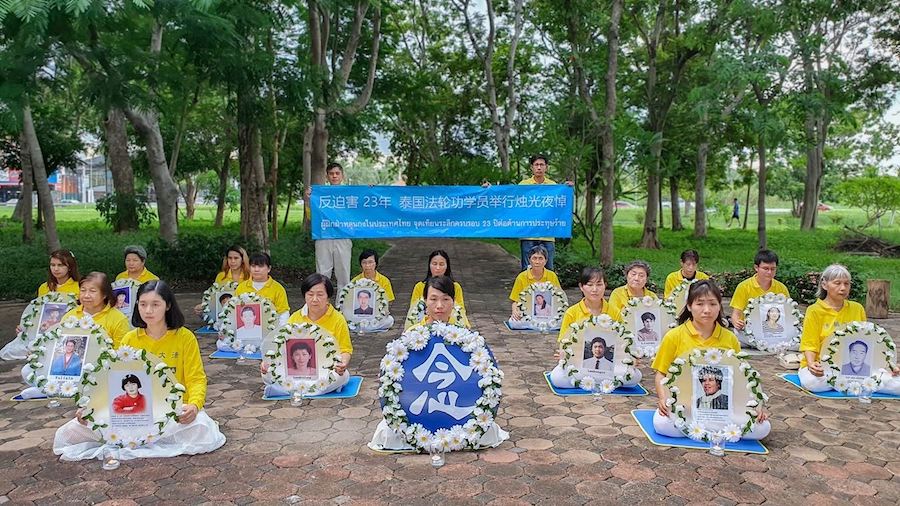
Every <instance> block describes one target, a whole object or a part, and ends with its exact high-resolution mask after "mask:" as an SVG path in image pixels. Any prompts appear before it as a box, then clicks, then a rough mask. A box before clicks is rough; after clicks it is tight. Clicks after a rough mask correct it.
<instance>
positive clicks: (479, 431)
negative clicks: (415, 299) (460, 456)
mask: <svg viewBox="0 0 900 506" xmlns="http://www.w3.org/2000/svg"><path fill="white" fill-rule="evenodd" d="M434 338H438V339H442V340H443V341H444V342H445V343H448V344H455V345H458V346H459V347H460V348H461V349H462V350H463V351H464V352H466V353H469V357H470V358H469V365H470V366H471V367H472V369H473V370H474V371H475V372H476V373H477V374H478V375H479V376H480V377H481V379H480V380H479V381H478V386H479V387H481V392H482V395H481V397H479V398H478V400H476V401H475V406H476V408H475V411H474V412H473V413H472V415H473V418H470V419H469V420H468V421H467V422H466V423H465V424H463V425H454V426H452V427H450V428H449V429H447V428H442V429H438V430H436V431H434V432H431V431H430V430H428V429H426V428H425V427H424V426H422V424H418V423H414V424H410V423H409V419H408V418H407V415H406V412H405V411H404V410H403V407H402V406H401V405H400V392H401V391H402V390H403V387H402V386H401V384H400V382H401V380H402V379H403V374H404V371H403V362H404V361H405V360H406V359H408V358H409V356H410V353H409V352H410V350H412V351H419V350H422V349H424V348H425V347H426V346H428V342H429V341H430V340H431V339H434ZM502 383H503V372H502V371H501V370H500V369H499V368H498V367H497V364H496V362H495V361H494V359H493V357H492V356H491V354H490V352H488V350H487V348H486V347H485V342H484V337H482V336H481V335H480V334H478V333H477V332H473V331H471V330H469V329H466V328H463V327H458V326H456V325H450V324H447V323H441V322H435V323H432V324H431V325H428V326H424V325H423V326H417V327H414V328H411V329H409V330H407V331H406V332H404V333H403V335H401V336H400V338H399V339H395V340H393V341H391V342H389V343H388V344H387V354H386V355H385V356H384V358H383V359H382V360H381V386H379V387H378V396H379V397H381V400H382V408H381V413H382V415H383V416H384V420H385V421H386V422H387V424H388V426H390V427H391V428H392V429H393V430H394V431H396V432H397V433H398V434H401V435H402V436H403V437H404V438H405V439H406V442H407V443H408V444H409V445H411V446H412V447H413V448H415V449H416V450H427V449H429V448H440V449H442V450H443V451H454V450H463V449H473V450H474V449H478V448H479V441H481V437H482V436H483V435H484V433H485V432H486V431H487V430H488V429H490V427H491V426H492V425H493V424H494V417H495V416H497V409H498V407H499V405H500V397H501V395H502V392H501V385H502Z"/></svg>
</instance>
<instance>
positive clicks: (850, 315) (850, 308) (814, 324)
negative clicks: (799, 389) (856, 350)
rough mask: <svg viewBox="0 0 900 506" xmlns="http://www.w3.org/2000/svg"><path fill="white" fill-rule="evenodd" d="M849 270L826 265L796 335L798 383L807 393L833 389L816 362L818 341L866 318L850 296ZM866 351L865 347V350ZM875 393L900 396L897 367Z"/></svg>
mask: <svg viewBox="0 0 900 506" xmlns="http://www.w3.org/2000/svg"><path fill="white" fill-rule="evenodd" d="M851 281H852V280H851V278H850V271H849V270H847V268H846V267H844V266H843V265H840V264H833V265H829V266H828V267H826V268H825V270H824V271H822V275H821V276H819V291H818V294H817V296H818V300H817V301H816V302H815V303H814V304H813V305H811V306H809V308H808V309H807V310H806V316H805V318H804V319H803V332H802V333H801V334H800V353H801V354H802V355H803V357H802V358H801V360H800V370H799V371H797V375H798V376H799V377H800V384H801V385H802V386H803V388H805V389H807V390H809V391H810V392H826V391H828V390H833V388H832V386H831V385H830V384H828V378H827V377H826V376H825V366H824V365H823V364H822V362H820V361H819V353H821V350H822V344H823V343H824V342H825V340H826V339H828V338H829V337H830V336H831V335H832V334H834V331H835V327H836V326H838V325H842V324H847V323H850V322H853V321H858V322H863V321H866V310H865V308H863V306H862V305H861V304H859V303H858V302H854V301H852V300H850V299H849V297H850V283H851ZM867 351H868V350H867ZM878 391H879V392H883V393H890V394H894V395H900V368H895V369H894V370H893V371H892V377H891V378H884V379H883V383H882V385H881V386H880V387H879V388H878Z"/></svg>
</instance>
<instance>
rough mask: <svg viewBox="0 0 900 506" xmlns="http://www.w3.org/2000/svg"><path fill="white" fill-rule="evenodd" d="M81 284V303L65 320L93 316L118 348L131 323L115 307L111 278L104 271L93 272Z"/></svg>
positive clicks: (64, 317)
mask: <svg viewBox="0 0 900 506" xmlns="http://www.w3.org/2000/svg"><path fill="white" fill-rule="evenodd" d="M79 286H80V289H81V290H80V292H79V295H78V302H80V304H79V305H78V306H77V307H75V308H74V309H72V310H70V311H69V312H68V313H66V314H65V316H63V320H65V319H67V318H69V317H74V318H78V319H81V318H84V317H89V318H91V319H92V320H93V321H94V323H96V324H97V325H100V326H101V327H103V330H105V331H106V334H107V335H109V338H110V339H112V341H113V348H118V347H119V345H120V344H122V338H123V337H125V334H127V333H128V332H130V331H131V323H130V322H129V321H128V317H126V316H125V315H124V314H122V312H121V311H119V310H117V309H116V308H114V307H113V303H114V301H115V296H114V295H113V291H112V285H110V283H109V278H108V277H107V276H106V274H104V273H102V272H92V273H90V274H88V275H87V276H85V277H84V278H82V280H81V282H80V283H79Z"/></svg>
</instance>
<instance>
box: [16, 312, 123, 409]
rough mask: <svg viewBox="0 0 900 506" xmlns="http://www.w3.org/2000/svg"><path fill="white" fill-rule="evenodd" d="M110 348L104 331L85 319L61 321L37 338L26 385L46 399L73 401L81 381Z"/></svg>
mask: <svg viewBox="0 0 900 506" xmlns="http://www.w3.org/2000/svg"><path fill="white" fill-rule="evenodd" d="M111 348H112V339H110V337H109V335H107V333H106V330H104V329H103V327H101V326H100V325H97V324H96V323H94V322H93V320H90V319H88V318H82V319H77V318H73V317H69V318H63V321H61V322H60V323H59V324H58V325H57V326H55V327H53V328H51V329H50V330H49V331H47V332H46V333H43V334H41V335H39V336H38V338H37V339H36V340H35V342H34V345H33V347H32V349H31V354H30V356H29V361H28V364H27V365H26V371H27V374H26V383H27V384H28V385H29V386H34V387H37V388H39V389H40V390H41V391H42V392H43V393H44V395H46V396H47V397H74V396H76V394H77V393H78V392H79V390H80V388H81V383H82V380H83V379H84V378H85V377H88V376H90V374H91V373H92V372H93V371H94V369H95V368H96V363H97V361H98V360H99V357H100V356H102V355H103V353H106V352H107V351H108V350H109V349H111Z"/></svg>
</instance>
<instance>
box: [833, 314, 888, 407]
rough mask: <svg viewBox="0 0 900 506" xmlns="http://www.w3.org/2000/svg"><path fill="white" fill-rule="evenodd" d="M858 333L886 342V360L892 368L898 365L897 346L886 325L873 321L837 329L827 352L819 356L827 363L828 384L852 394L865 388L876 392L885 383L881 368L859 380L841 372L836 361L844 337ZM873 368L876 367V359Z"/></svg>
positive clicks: (857, 393) (884, 352)
mask: <svg viewBox="0 0 900 506" xmlns="http://www.w3.org/2000/svg"><path fill="white" fill-rule="evenodd" d="M858 333H862V334H863V335H866V336H872V335H874V336H875V342H876V343H879V344H884V347H885V350H883V352H882V354H883V355H884V359H885V361H887V363H888V365H889V366H890V367H891V368H896V367H897V347H896V345H895V344H894V340H893V339H892V338H891V336H890V335H889V334H888V333H887V330H885V329H884V327H882V326H880V325H877V324H875V323H872V322H858V321H854V322H850V323H848V324H847V325H845V326H844V328H843V329H840V330H835V331H834V335H833V336H832V337H831V339H829V340H828V344H827V345H826V346H827V348H826V353H825V354H823V355H822V356H821V357H819V360H820V361H821V362H822V363H823V364H824V365H825V376H826V377H827V378H828V380H827V381H828V384H829V385H831V386H832V387H834V389H835V390H837V391H838V392H845V393H849V394H850V395H859V394H860V392H861V391H862V390H863V389H866V390H868V391H869V392H870V393H871V392H875V391H876V390H878V388H879V387H881V384H882V383H883V379H882V372H881V369H879V370H876V371H873V372H872V375H871V376H869V377H868V378H866V379H864V380H862V381H858V380H851V379H848V378H846V377H845V376H844V375H843V374H841V367H840V365H839V364H835V363H834V357H835V355H836V354H837V352H838V346H841V343H842V342H843V338H846V337H847V336H852V335H854V334H858ZM872 368H873V369H875V367H874V361H873V366H872ZM888 374H890V372H888Z"/></svg>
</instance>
